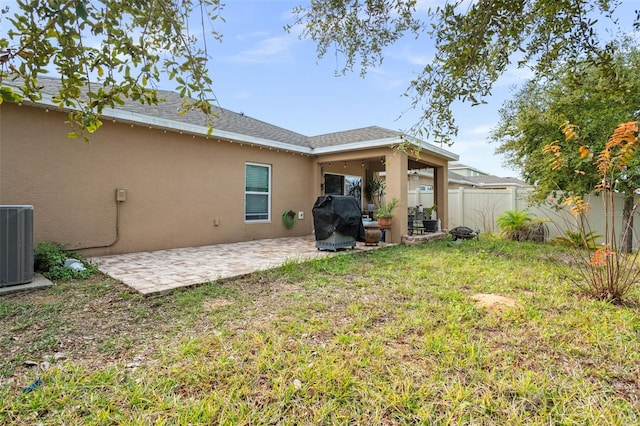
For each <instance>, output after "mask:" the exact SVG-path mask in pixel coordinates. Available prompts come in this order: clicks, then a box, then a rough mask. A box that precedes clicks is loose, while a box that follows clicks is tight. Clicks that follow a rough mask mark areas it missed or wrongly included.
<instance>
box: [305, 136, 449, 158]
mask: <svg viewBox="0 0 640 426" xmlns="http://www.w3.org/2000/svg"><path fill="white" fill-rule="evenodd" d="M405 142H409V143H410V144H411V145H413V146H415V147H416V148H419V149H420V150H424V151H427V152H430V153H432V154H436V155H438V156H440V157H443V158H445V159H447V160H450V161H457V160H458V159H459V158H460V156H459V155H457V154H454V153H452V152H450V151H447V150H446V149H443V148H440V147H437V146H433V145H431V144H428V143H426V142H423V141H421V140H419V139H415V138H411V137H408V136H403V138H384V139H376V140H371V141H362V142H352V143H345V144H341V145H332V146H324V147H319V148H314V149H313V153H314V154H316V155H322V154H335V153H338V152H346V151H362V150H365V149H370V148H381V147H393V146H396V145H398V144H401V143H405Z"/></svg>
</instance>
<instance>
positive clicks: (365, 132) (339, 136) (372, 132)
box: [309, 126, 402, 148]
mask: <svg viewBox="0 0 640 426" xmlns="http://www.w3.org/2000/svg"><path fill="white" fill-rule="evenodd" d="M401 135H402V132H398V131H393V130H389V129H384V128H382V127H378V126H370V127H363V128H361V129H353V130H346V131H344V132H335V133H327V134H325V135H319V136H313V137H311V138H309V140H310V146H311V148H320V147H325V146H335V145H342V144H345V143H354V142H365V141H373V140H378V139H387V138H398V137H400V136H401Z"/></svg>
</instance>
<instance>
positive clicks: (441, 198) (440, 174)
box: [434, 163, 449, 229]
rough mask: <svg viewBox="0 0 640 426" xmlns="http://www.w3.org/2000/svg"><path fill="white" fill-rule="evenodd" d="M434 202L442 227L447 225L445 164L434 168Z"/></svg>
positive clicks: (447, 180) (447, 182)
mask: <svg viewBox="0 0 640 426" xmlns="http://www.w3.org/2000/svg"><path fill="white" fill-rule="evenodd" d="M434 176H435V182H434V183H435V185H434V186H435V200H434V201H435V204H436V206H437V207H436V212H437V214H438V219H440V224H441V226H442V229H447V228H448V227H449V179H448V177H449V170H448V167H447V164H446V163H445V165H444V166H441V167H436V168H435V173H434Z"/></svg>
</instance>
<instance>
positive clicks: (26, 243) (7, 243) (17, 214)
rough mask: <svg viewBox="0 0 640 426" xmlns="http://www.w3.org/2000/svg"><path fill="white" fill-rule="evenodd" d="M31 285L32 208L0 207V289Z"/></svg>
mask: <svg viewBox="0 0 640 426" xmlns="http://www.w3.org/2000/svg"><path fill="white" fill-rule="evenodd" d="M31 281H33V206H2V205H0V287H8V286H12V285H19V284H27V283H30V282H31Z"/></svg>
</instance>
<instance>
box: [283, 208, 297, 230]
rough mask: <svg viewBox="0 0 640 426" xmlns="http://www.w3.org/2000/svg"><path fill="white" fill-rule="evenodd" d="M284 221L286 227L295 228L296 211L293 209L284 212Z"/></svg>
mask: <svg viewBox="0 0 640 426" xmlns="http://www.w3.org/2000/svg"><path fill="white" fill-rule="evenodd" d="M282 223H284V226H285V228H287V229H291V228H293V224H294V223H296V212H294V211H293V210H287V211H286V212H284V213H283V214H282Z"/></svg>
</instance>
